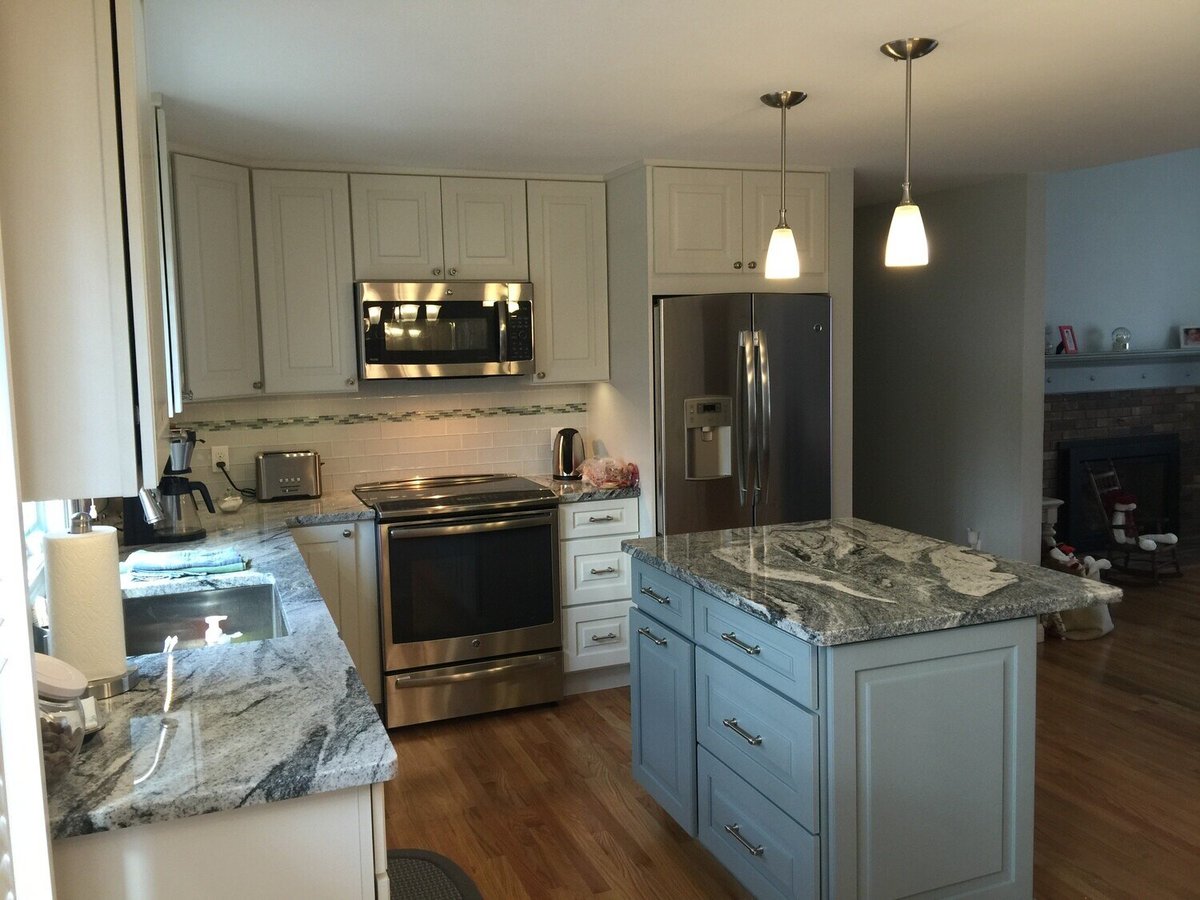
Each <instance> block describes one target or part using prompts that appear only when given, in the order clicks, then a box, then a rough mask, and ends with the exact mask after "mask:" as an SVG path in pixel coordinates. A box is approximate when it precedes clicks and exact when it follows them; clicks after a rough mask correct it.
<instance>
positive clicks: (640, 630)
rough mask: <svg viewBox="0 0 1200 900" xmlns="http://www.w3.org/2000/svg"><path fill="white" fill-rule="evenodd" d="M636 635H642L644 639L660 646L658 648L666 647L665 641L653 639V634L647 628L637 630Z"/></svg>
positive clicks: (663, 639) (658, 638) (664, 639)
mask: <svg viewBox="0 0 1200 900" xmlns="http://www.w3.org/2000/svg"><path fill="white" fill-rule="evenodd" d="M638 634H644V635H645V636H646V637H648V638H650V640H652V641H654V643H656V644H658V646H660V647H665V646H667V639H666V638H660V637H655V636H654V634H653V632H651V631H650V629H649V628H639V629H638Z"/></svg>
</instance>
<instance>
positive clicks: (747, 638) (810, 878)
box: [623, 519, 1121, 898]
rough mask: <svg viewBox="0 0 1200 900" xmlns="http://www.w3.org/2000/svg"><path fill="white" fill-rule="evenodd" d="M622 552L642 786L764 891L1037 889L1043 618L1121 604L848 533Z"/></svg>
mask: <svg viewBox="0 0 1200 900" xmlns="http://www.w3.org/2000/svg"><path fill="white" fill-rule="evenodd" d="M623 546H624V548H625V550H626V551H627V552H629V553H630V554H631V555H632V556H633V557H634V568H633V576H634V585H633V592H634V598H635V603H636V604H637V605H636V606H635V607H634V608H633V609H632V610H631V611H630V630H631V632H632V633H634V634H636V635H637V637H638V643H637V645H636V647H635V648H634V649H633V651H632V653H631V692H632V707H633V769H634V775H635V777H636V778H637V779H638V781H639V782H640V783H641V784H642V785H643V786H644V787H646V789H647V790H648V791H649V793H650V794H651V795H652V796H653V797H654V798H655V799H656V800H657V801H658V802H659V804H660V805H661V806H663V808H664V809H665V810H666V811H667V812H668V813H670V814H671V815H672V816H673V817H674V818H675V819H676V821H678V822H679V823H680V824H681V825H682V826H683V827H684V828H685V829H686V830H687V831H688V832H689V833H691V834H693V835H697V836H698V837H699V839H700V840H701V842H702V843H704V845H705V846H706V847H707V848H708V849H709V850H710V851H711V852H712V853H713V854H714V855H715V856H716V857H717V858H718V859H719V860H720V861H721V862H722V864H723V865H725V866H726V867H727V868H728V869H729V870H730V871H731V872H733V874H734V875H735V876H737V877H738V878H739V879H740V880H741V881H742V882H743V883H744V884H746V886H747V887H749V888H750V889H751V890H752V891H754V893H755V894H756V895H758V896H761V897H816V896H821V897H844V896H861V897H895V896H957V895H961V894H966V893H971V894H972V896H981V897H983V896H986V897H1014V898H1015V897H1028V896H1030V895H1031V892H1032V855H1033V764H1034V722H1035V677H1034V676H1035V660H1036V657H1035V655H1034V649H1035V643H1036V632H1037V616H1038V615H1039V614H1042V613H1049V612H1055V611H1061V610H1064V609H1074V608H1079V607H1083V606H1088V605H1093V604H1099V603H1111V602H1114V601H1116V600H1119V599H1120V596H1121V592H1120V591H1119V590H1118V589H1117V588H1114V587H1111V586H1108V585H1102V584H1100V583H1098V582H1094V581H1089V580H1087V579H1084V578H1077V577H1074V576H1068V575H1063V574H1061V573H1058V572H1054V571H1051V570H1049V569H1044V568H1040V567H1037V566H1031V565H1027V564H1024V563H1018V562H1012V561H1009V560H1003V559H999V558H996V557H993V556H990V555H988V554H984V553H979V552H976V551H971V550H969V549H967V548H965V547H959V546H956V545H953V544H949V543H946V542H944V541H939V540H935V539H933V538H928V537H923V536H920V535H916V534H911V533H908V532H904V531H900V530H897V529H893V528H888V527H885V526H882V525H877V524H874V523H871V522H866V521H863V520H860V519H836V520H832V521H828V520H827V521H818V522H808V523H798V524H785V525H771V526H762V527H756V528H744V529H734V530H727V531H715V532H706V533H699V534H682V535H672V536H669V537H658V538H645V539H640V540H632V541H626V542H625V543H624V544H623Z"/></svg>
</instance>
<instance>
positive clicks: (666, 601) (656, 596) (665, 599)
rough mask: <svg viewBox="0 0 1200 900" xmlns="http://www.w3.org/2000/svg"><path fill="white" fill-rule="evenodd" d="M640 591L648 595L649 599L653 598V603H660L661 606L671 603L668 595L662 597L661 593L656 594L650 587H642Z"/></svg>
mask: <svg viewBox="0 0 1200 900" xmlns="http://www.w3.org/2000/svg"><path fill="white" fill-rule="evenodd" d="M642 593H643V594H645V595H646V596H647V597H649V598H650V599H651V600H653V601H654V602H655V603H661V604H662V605H663V606H670V605H671V598H670V597H664V596H663V595H662V594H656V593H655V592H654V591H653V590H651V589H650V588H642Z"/></svg>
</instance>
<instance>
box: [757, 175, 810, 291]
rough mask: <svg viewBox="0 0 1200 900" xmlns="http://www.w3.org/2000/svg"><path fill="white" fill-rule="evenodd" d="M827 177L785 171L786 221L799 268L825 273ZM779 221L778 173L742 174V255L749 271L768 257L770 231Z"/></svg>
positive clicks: (802, 270) (763, 262)
mask: <svg viewBox="0 0 1200 900" xmlns="http://www.w3.org/2000/svg"><path fill="white" fill-rule="evenodd" d="M826 181H827V179H826V176H825V173H824V172H788V173H787V192H786V194H785V197H786V203H787V207H786V208H787V223H788V225H789V226H790V227H791V229H792V234H793V235H794V236H795V238H796V249H797V250H798V251H799V253H800V271H801V273H802V274H804V275H824V274H825V273H826V272H827V271H828V269H829V263H828V255H827V253H826V249H825V245H826V232H827V230H828V229H827V228H826V224H825V210H826V207H827V201H826ZM778 224H779V173H778V172H743V173H742V254H743V258H744V261H745V263H746V267H747V269H748V270H752V267H753V268H758V269H761V268H762V267H763V266H764V265H765V264H766V260H767V247H768V245H769V244H770V243H771V232H772V231H774V230H775V226H776V225H778Z"/></svg>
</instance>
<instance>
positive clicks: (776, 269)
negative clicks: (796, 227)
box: [765, 225, 800, 278]
mask: <svg viewBox="0 0 1200 900" xmlns="http://www.w3.org/2000/svg"><path fill="white" fill-rule="evenodd" d="M765 274H766V276H767V277H768V278H799V277H800V254H799V253H798V252H797V250H796V236H795V235H794V234H792V229H790V228H788V227H787V225H781V226H780V227H779V228H776V229H775V230H774V231H772V232H771V243H770V244H769V245H768V246H767V266H766V272H765Z"/></svg>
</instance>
